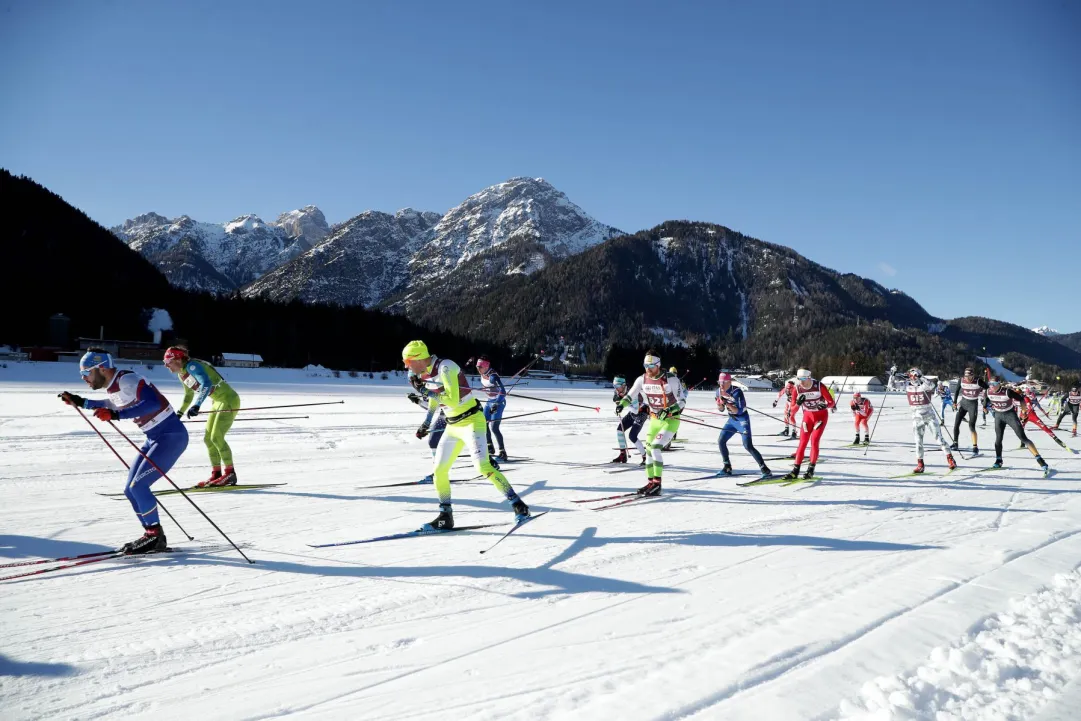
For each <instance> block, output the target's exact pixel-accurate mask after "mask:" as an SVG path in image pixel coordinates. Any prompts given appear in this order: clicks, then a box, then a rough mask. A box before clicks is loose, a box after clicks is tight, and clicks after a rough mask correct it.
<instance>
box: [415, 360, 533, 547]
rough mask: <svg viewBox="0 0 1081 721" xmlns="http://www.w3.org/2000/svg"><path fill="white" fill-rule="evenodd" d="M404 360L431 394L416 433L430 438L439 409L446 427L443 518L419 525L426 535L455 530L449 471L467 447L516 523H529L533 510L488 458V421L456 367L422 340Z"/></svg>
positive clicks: (439, 453) (440, 454) (438, 476)
mask: <svg viewBox="0 0 1081 721" xmlns="http://www.w3.org/2000/svg"><path fill="white" fill-rule="evenodd" d="M402 361H403V362H404V363H405V367H406V368H408V369H409V370H411V371H412V372H413V373H414V374H415V375H416V376H417V377H418V378H419V379H420V380H421V381H422V382H423V383H424V388H425V390H426V391H427V395H428V417H427V418H426V419H425V420H424V423H422V424H421V426H420V428H418V429H417V438H424V436H426V435H428V423H429V419H431V418H432V417H433V416H434V415H435V412H436V411H437V410H438V409H439V407H440V406H442V408H443V415H444V416H445V417H446V419H447V428H446V430H445V431H444V432H443V437H442V438H440V439H439V445H438V446H436V448H435V471H434V473H433V475H434V476H435V490H436V493H438V494H439V515H438V516H436V518H435V520H433V521H432V522H431V523H425V524H424V525H423V526H421V530H423V531H449V530H450V529H452V528H454V512H453V510H452V509H451V502H450V467H451V466H452V465H454V461H455V459H457V458H458V453H459V452H460V451H461V450H462V446H463V445H464V446H465V447H466V448H468V449H469V455H470V456H471V457H472V459H473V466H474V467H475V468H476V469H477V472H478V473H480V474H482V475H484V476H485V477H486V478H487V479H488V480H489V481H491V482H492V485H493V486H495V487H496V488H497V489H499V492H500V493H502V494H503V495H504V496H506V497H507V500H508V501H510V502H511V504H512V506H513V508H514V515H515V520H516V521H519V522H521V521H523V520H525V519H526V518H529V506H527V505H526V504H525V501H523V500H522V499H521V498H519V497H518V494H517V493H516V492H515V491H514V489H513V488H512V487H511V485H510V482H509V481H507V477H506V476H504V475H503V474H502V473H501V472H500V471H499V470H498V469H497V468H495V467H494V466H493V465H492V463H491V461H490V459H489V456H488V441H487V437H486V436H487V433H486V431H487V422H486V421H485V420H484V413H482V412H481V411H482V406H481V404H480V401H478V400H477V399H476V398H474V397H473V392H472V390H471V389H470V387H469V381H468V380H467V379H466V377H465V374H464V373H462V369H461V368H460V367H459V366H458V364H457V363H455V362H454V361H451V360H447V359H445V358H437V357H436V356H434V355H432V354H431V353H429V352H428V346H426V345H425V344H424V341H419V340H414V341H410V342H409V344H408V345H407V346H406V347H405V348H404V349H403V350H402Z"/></svg>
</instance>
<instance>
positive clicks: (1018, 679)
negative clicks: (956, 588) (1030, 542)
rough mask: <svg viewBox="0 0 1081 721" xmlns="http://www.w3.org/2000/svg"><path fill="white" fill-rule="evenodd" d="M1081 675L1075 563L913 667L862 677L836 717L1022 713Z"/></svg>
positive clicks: (869, 720) (869, 719)
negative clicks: (861, 683)
mask: <svg viewBox="0 0 1081 721" xmlns="http://www.w3.org/2000/svg"><path fill="white" fill-rule="evenodd" d="M1079 677H1081V570H1078V569H1074V570H1073V571H1071V572H1070V573H1060V574H1058V575H1056V576H1055V577H1054V581H1053V582H1052V584H1051V587H1050V588H1045V589H1043V590H1041V591H1038V592H1036V593H1033V594H1030V595H1028V596H1024V597H1022V598H1020V599H1017V600H1014V601H1011V603H1010V610H1009V611H1007V612H1005V613H999V614H997V615H995V616H992V617H990V618H988V619H986V620H984V621H982V622H980V623H979V624H977V625H976V626H975V628H974V630H973V631H972V632H971V633H969V634H967V635H966V636H964V637H963V638H962V639H961V640H960V641H959V642H958V643H956V644H954V645H953V646H950V647H949V648H943V647H941V646H940V647H937V648H935V649H934V650H933V651H932V652H931V657H930V659H929V660H928V661H927V663H926V664H924V665H922V666H920V667H919V668H917V669H916V670H915V672H913V673H904V674H900V675H897V676H892V677H880V678H877V679H875V680H874V681H870V682H868V683H866V684H864V686H863V688H862V689H861V692H860V698H858V699H855V700H851V701H843V702H842V703H841V707H840V712H841V715H840V717H839V718H841V719H845V720H846V721H849V720H858V721H893V720H895V719H896V720H897V721H900V720H901V719H906V720H908V719H934V721H954V720H956V721H961V720H962V719H977V718H978V719H1002V720H1003V721H1005V720H1006V719H1022V718H1029V717H1031V716H1032V715H1033V714H1035V713H1036V712H1037V711H1039V710H1040V708H1041V707H1042V706H1044V705H1045V704H1046V703H1047V702H1048V701H1049V700H1050V699H1052V698H1053V697H1055V696H1056V694H1058V693H1059V692H1060V691H1062V690H1063V689H1064V688H1066V686H1067V685H1068V684H1069V683H1070V681H1071V680H1072V679H1076V678H1079Z"/></svg>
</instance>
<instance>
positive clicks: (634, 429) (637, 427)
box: [630, 415, 646, 458]
mask: <svg viewBox="0 0 1081 721" xmlns="http://www.w3.org/2000/svg"><path fill="white" fill-rule="evenodd" d="M645 419H646V416H645V415H637V416H634V420H632V421H631V433H630V439H631V443H633V444H634V447H635V448H636V449H637V450H638V455H640V456H642V457H643V458H644V457H645V455H646V444H644V443H642V439H641V437H640V436H641V433H642V424H643V423H645Z"/></svg>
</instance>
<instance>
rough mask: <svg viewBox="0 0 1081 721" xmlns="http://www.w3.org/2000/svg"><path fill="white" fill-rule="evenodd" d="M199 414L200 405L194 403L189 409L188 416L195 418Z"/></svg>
mask: <svg viewBox="0 0 1081 721" xmlns="http://www.w3.org/2000/svg"><path fill="white" fill-rule="evenodd" d="M197 415H199V406H198V405H194V406H192V407H191V408H189V409H188V418H194V417H195V416H197Z"/></svg>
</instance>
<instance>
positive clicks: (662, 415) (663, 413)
mask: <svg viewBox="0 0 1081 721" xmlns="http://www.w3.org/2000/svg"><path fill="white" fill-rule="evenodd" d="M657 420H659V421H665V420H668V409H667V408H666V409H663V410H659V411H657Z"/></svg>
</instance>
